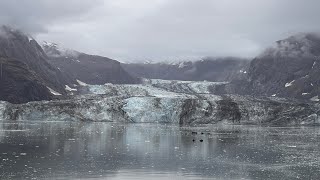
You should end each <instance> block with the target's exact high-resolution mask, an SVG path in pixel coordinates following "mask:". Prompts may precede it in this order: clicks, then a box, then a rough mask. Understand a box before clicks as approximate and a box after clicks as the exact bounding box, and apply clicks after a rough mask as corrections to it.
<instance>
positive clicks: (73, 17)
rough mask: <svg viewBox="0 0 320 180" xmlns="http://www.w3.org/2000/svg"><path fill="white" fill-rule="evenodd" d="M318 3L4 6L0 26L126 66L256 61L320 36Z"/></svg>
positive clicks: (196, 0) (47, 0) (110, 1)
mask: <svg viewBox="0 0 320 180" xmlns="http://www.w3.org/2000/svg"><path fill="white" fill-rule="evenodd" d="M319 7H320V1H319V0H0V23H1V24H7V25H11V26H13V27H16V28H20V29H23V30H24V31H26V32H28V33H30V34H32V35H33V36H34V37H35V38H36V39H37V40H38V41H42V40H47V41H50V42H56V43H59V44H61V45H62V46H64V47H67V48H73V49H76V50H78V51H83V52H87V53H91V54H98V55H103V56H107V57H110V58H114V59H118V60H120V61H138V60H139V61H144V60H154V61H159V60H165V61H167V60H171V59H172V60H186V59H192V58H198V57H203V56H241V57H253V56H255V55H257V54H259V53H260V52H261V51H262V50H263V49H264V48H265V47H267V46H270V45H271V44H272V43H273V42H274V41H276V40H278V39H283V38H285V37H287V36H290V35H293V34H296V33H299V32H318V31H320V23H319V17H320V10H319Z"/></svg>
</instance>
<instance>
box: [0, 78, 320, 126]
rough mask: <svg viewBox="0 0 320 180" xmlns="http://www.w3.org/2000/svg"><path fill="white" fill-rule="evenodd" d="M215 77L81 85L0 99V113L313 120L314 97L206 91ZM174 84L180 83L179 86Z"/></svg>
mask: <svg viewBox="0 0 320 180" xmlns="http://www.w3.org/2000/svg"><path fill="white" fill-rule="evenodd" d="M218 85H221V83H209V82H181V81H163V80H149V81H145V83H144V84H141V85H112V84H108V85H86V86H81V87H80V88H84V89H86V90H87V93H88V94H87V95H81V96H73V98H70V99H66V100H60V101H43V102H31V103H27V104H20V105H14V104H10V103H6V102H0V119H8V120H21V119H24V120H26V119H27V120H41V121H43V120H48V121H66V120H81V121H115V122H131V123H172V124H179V125H199V124H216V123H231V124H257V125H281V126H283V125H287V126H290V125H316V124H319V123H320V105H319V104H318V103H298V102H295V101H287V100H284V99H279V98H273V97H270V98H252V97H250V96H239V95H223V96H217V95H213V94H210V87H211V88H212V86H218ZM175 87H182V88H181V89H180V90H179V91H177V89H176V88H175Z"/></svg>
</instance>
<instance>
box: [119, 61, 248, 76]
mask: <svg viewBox="0 0 320 180" xmlns="http://www.w3.org/2000/svg"><path fill="white" fill-rule="evenodd" d="M248 64H249V61H248V60H244V59H239V58H219V59H213V58H206V59H203V60H201V61H196V62H181V63H177V64H165V63H155V64H122V66H123V67H124V69H125V70H126V71H127V72H129V73H130V74H133V75H134V76H138V77H143V78H150V79H166V80H182V81H204V80H207V81H213V82H223V81H231V80H233V79H235V78H236V79H238V78H240V77H242V76H245V75H246V72H247V66H248Z"/></svg>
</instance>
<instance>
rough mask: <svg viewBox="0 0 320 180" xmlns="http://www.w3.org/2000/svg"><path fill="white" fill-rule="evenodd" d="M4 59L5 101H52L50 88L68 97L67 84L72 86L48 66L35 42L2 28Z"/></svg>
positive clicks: (0, 55) (0, 39)
mask: <svg viewBox="0 0 320 180" xmlns="http://www.w3.org/2000/svg"><path fill="white" fill-rule="evenodd" d="M0 59H1V62H0V63H1V71H2V79H1V81H0V84H1V90H0V92H1V93H0V99H1V100H8V101H10V102H13V103H22V102H27V101H33V100H44V99H49V98H50V97H51V93H50V92H49V89H51V90H52V91H58V92H60V93H61V94H65V93H66V90H65V85H66V84H70V83H72V80H71V79H70V78H68V77H67V76H65V75H63V74H62V73H61V72H60V71H59V70H58V69H57V68H55V67H54V66H52V65H51V64H49V63H48V61H47V56H46V54H45V53H44V52H43V50H42V48H41V47H40V46H39V45H38V43H37V42H36V41H35V40H33V39H32V38H31V37H30V36H27V35H26V34H24V33H22V32H20V31H18V30H14V29H11V28H9V27H6V26H1V27H0ZM44 87H46V88H44Z"/></svg>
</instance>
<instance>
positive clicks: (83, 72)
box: [42, 42, 138, 84]
mask: <svg viewBox="0 0 320 180" xmlns="http://www.w3.org/2000/svg"><path fill="white" fill-rule="evenodd" d="M42 47H43V49H44V51H45V52H46V54H47V55H48V56H49V59H50V61H49V62H50V64H52V65H53V66H55V67H57V68H58V69H59V70H60V71H61V72H62V73H64V74H67V75H68V76H70V77H72V79H75V80H76V79H78V80H80V81H83V82H85V83H88V84H105V83H114V84H133V83H137V82H138V78H134V77H132V76H130V75H129V74H128V73H127V72H126V71H125V70H124V69H123V68H122V67H121V65H120V63H119V62H118V61H115V60H112V59H109V58H106V57H101V56H94V55H88V54H85V53H80V52H77V51H74V50H69V49H63V48H60V47H59V46H58V45H57V44H54V43H48V42H44V44H43V46H42Z"/></svg>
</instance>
